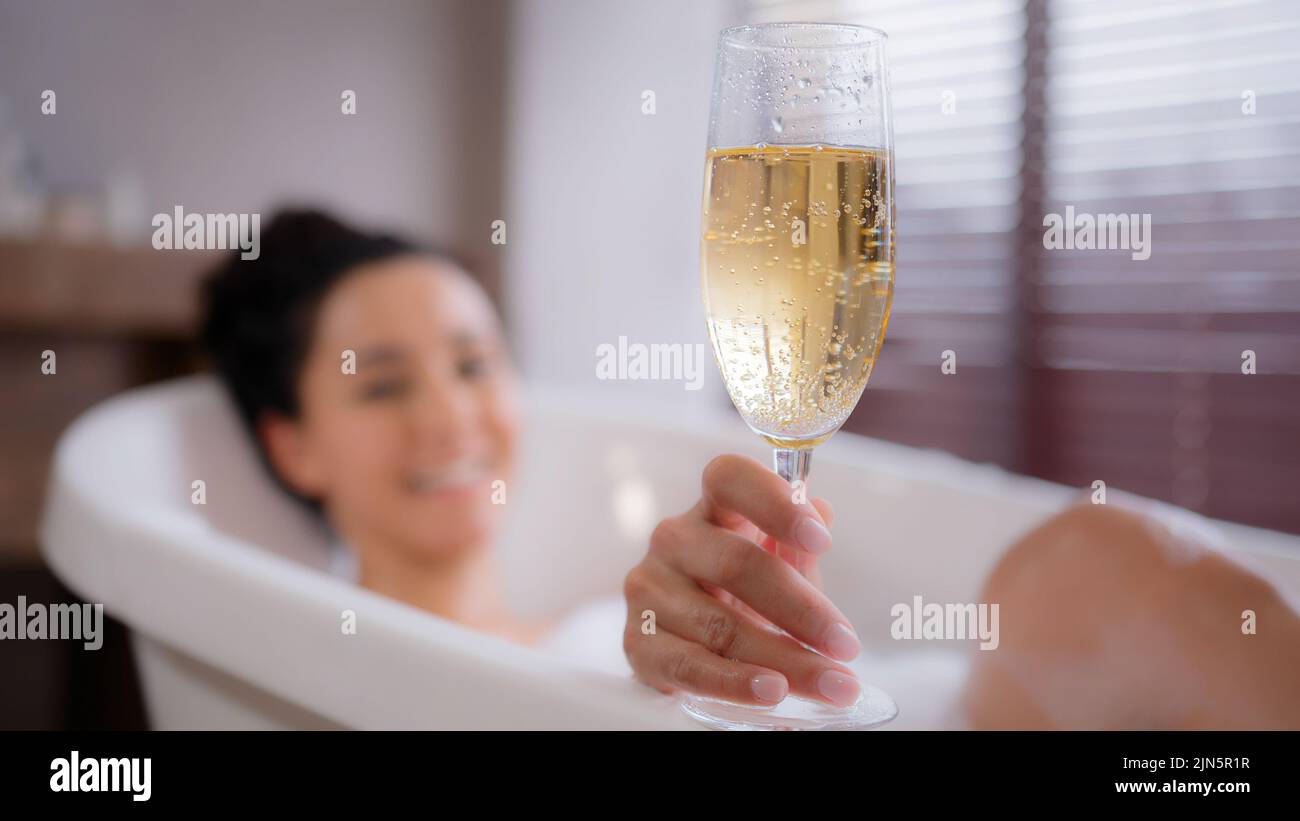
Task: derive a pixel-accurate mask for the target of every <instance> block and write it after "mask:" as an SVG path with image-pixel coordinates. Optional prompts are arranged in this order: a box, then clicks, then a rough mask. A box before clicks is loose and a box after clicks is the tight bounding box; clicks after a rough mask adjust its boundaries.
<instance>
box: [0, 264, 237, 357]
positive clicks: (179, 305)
mask: <svg viewBox="0 0 1300 821" xmlns="http://www.w3.org/2000/svg"><path fill="white" fill-rule="evenodd" d="M224 253H226V252H222V251H157V250H154V249H153V248H150V247H148V246H145V247H140V248H130V249H122V248H116V247H113V246H107V245H89V244H87V245H74V244H68V243H56V242H44V241H11V240H0V329H4V330H33V331H41V330H52V331H59V332H64V333H76V334H97V335H98V334H107V335H111V336H118V337H121V336H126V337H131V336H134V337H146V338H159V337H163V338H184V339H187V338H190V337H192V336H193V334H194V323H195V319H196V311H197V307H198V305H197V295H198V286H199V282H200V280H201V279H202V278H203V277H204V276H205V275H206V273H207V272H208V271H209V270H211V269H212V268H213V267H214V266H215V265H216V264H217V263H218V262H219V261H220V259H221V256H222V255H223V254H224Z"/></svg>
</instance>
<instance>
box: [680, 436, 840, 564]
mask: <svg viewBox="0 0 1300 821" xmlns="http://www.w3.org/2000/svg"><path fill="white" fill-rule="evenodd" d="M702 484H703V490H704V499H703V511H702V512H703V514H704V517H705V518H706V519H708V520H710V521H713V522H715V523H716V524H720V525H722V526H724V527H726V526H731V525H734V524H735V523H736V517H740V518H742V519H746V520H748V521H750V522H753V523H754V524H755V525H757V526H758V528H759V530H761V531H763V532H764V533H766V534H768V535H769V536H774V537H776V539H777V540H778V541H781V542H784V543H786V544H789V545H795V546H798V547H801V548H803V549H804V550H807V551H808V552H810V553H813V554H820V553H825V552H826V551H827V550H830V547H831V532H830V530H828V529H827V527H826V523H825V522H824V521H823V520H822V517H821V513H820V511H818V509H817V508H816V507H815V506H813V505H811V504H808V503H806V502H804V503H801V504H796V503H795V501H794V495H795V494H794V489H793V488H791V487H790V483H789V482H787V481H786V480H784V479H782V478H781V477H780V476H777V475H776V474H775V473H773V472H771V471H770V470H768V469H767V468H765V467H763V466H762V465H761V464H759V462H758V461H756V460H754V459H750V458H749V457H747V456H737V455H734V454H727V455H724V456H719V457H717V458H715V459H714V460H713V461H711V462H709V464H708V465H707V466H705V468H704V474H703V477H702Z"/></svg>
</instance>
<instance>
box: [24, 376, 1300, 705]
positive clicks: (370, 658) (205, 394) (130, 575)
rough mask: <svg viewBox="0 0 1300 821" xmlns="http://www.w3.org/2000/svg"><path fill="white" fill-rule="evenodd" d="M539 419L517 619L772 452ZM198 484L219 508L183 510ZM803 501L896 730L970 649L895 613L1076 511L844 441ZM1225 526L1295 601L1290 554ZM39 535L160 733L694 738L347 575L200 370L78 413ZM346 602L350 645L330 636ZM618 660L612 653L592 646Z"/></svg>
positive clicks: (702, 433)
mask: <svg viewBox="0 0 1300 821" xmlns="http://www.w3.org/2000/svg"><path fill="white" fill-rule="evenodd" d="M694 404H697V405H698V404H700V403H699V402H698V401H696V402H695V403H694ZM526 419H527V429H526V436H525V447H524V454H523V460H522V465H521V468H522V469H521V471H520V474H519V477H518V479H517V480H516V481H515V482H514V483H513V484H512V485H511V486H510V487H508V488H507V497H506V499H507V502H506V506H507V509H508V512H509V525H508V527H507V528H506V533H505V534H504V538H503V539H502V543H501V546H500V550H501V551H502V554H503V562H502V564H503V567H504V569H505V572H506V574H507V582H508V589H509V596H510V601H511V602H512V603H513V604H514V605H515V607H516V608H518V609H519V610H521V611H523V612H525V613H539V614H540V613H555V612H558V611H561V610H563V609H566V608H569V607H571V606H573V605H575V604H577V603H580V602H582V601H585V600H588V599H591V598H592V597H596V596H601V595H611V594H617V592H618V591H619V588H620V584H621V580H622V578H623V575H624V574H625V573H626V572H627V570H628V568H630V567H631V566H632V564H634V563H635V562H636V561H637V560H638V557H639V556H640V555H641V554H642V552H643V551H644V549H645V540H646V535H647V534H648V532H649V530H650V528H652V527H653V525H654V523H655V522H656V521H657V520H658V518H659V517H661V516H664V515H668V514H670V513H676V512H679V511H681V510H683V509H685V508H686V507H687V506H688V505H689V504H691V503H692V502H693V501H694V499H695V497H696V494H697V493H698V489H699V474H700V470H701V468H702V467H703V465H704V464H705V462H707V460H708V459H709V458H710V457H711V456H713V455H715V454H718V453H722V452H726V451H732V452H747V453H751V454H753V455H755V456H758V457H759V458H762V459H766V458H767V456H766V454H765V451H764V449H763V447H762V446H761V444H760V443H758V442H757V441H756V440H755V438H754V437H753V436H752V435H750V434H749V433H748V431H747V430H745V429H744V428H743V425H742V424H741V423H740V421H739V419H738V418H737V417H736V416H735V414H733V413H730V412H727V411H726V410H725V409H721V408H720V409H718V410H717V411H716V413H692V414H690V415H683V412H682V411H681V410H680V409H655V408H646V407H629V406H627V405H626V404H622V403H611V402H609V401H601V400H599V399H598V398H596V397H592V396H589V395H584V396H575V395H558V394H555V393H551V392H541V391H538V390H534V391H533V392H532V393H531V395H530V398H529V400H528V403H527V415H526ZM561 468H562V470H559V469H561ZM195 480H202V481H204V482H205V483H206V504H205V505H196V504H193V503H192V501H191V494H192V493H193V490H192V483H193V482H194V481H195ZM812 489H813V492H814V494H815V495H820V496H826V497H827V498H829V499H830V500H831V502H832V503H833V504H834V505H835V508H836V522H835V533H836V546H835V550H833V551H832V553H831V555H830V558H829V559H828V560H827V561H826V563H825V565H824V567H825V575H826V579H827V588H828V592H829V594H830V595H831V597H832V598H833V599H834V600H835V601H836V602H837V604H839V605H840V607H841V608H842V609H843V610H844V611H845V613H846V615H848V616H849V618H850V619H851V620H852V621H853V622H854V624H855V625H856V627H857V629H858V631H859V633H860V634H861V636H862V638H863V641H864V643H865V646H866V654H867V656H868V657H869V658H872V659H876V660H877V661H878V662H879V663H878V665H877V671H876V674H874V675H872V676H871V678H872V680H873V681H874V682H875V683H878V684H880V685H882V686H883V687H884V688H885V689H886V690H889V691H890V692H891V693H892V695H893V696H894V697H895V699H896V700H897V701H898V703H899V708H900V718H899V720H898V722H896V725H895V726H898V727H925V726H932V725H933V723H934V722H935V720H936V717H937V716H938V715H939V714H940V713H941V712H942V709H943V707H944V705H943V704H941V703H939V702H941V701H942V700H943V699H945V698H948V697H949V696H950V695H951V692H952V687H953V684H954V682H953V681H952V680H951V679H952V678H953V677H954V676H957V675H959V673H960V670H961V667H962V664H963V663H964V662H963V660H964V658H965V654H966V653H967V652H970V651H971V647H970V645H968V644H960V643H956V642H952V643H936V642H909V641H901V642H894V641H891V640H890V638H889V624H890V621H891V618H890V615H889V610H890V607H891V605H892V604H894V603H897V602H910V601H912V597H913V596H915V595H921V596H922V597H923V598H924V599H925V600H926V601H937V602H974V601H976V594H977V591H978V588H979V585H980V582H981V581H982V579H983V577H984V575H985V573H986V572H987V571H988V569H989V568H990V567H991V565H992V563H993V562H994V561H995V560H996V559H997V556H998V554H999V553H1000V551H1001V550H1002V549H1003V548H1005V547H1006V546H1007V545H1008V544H1009V543H1010V542H1011V541H1012V540H1013V539H1015V538H1016V537H1017V536H1018V535H1019V534H1021V533H1022V532H1024V531H1025V530H1027V529H1029V528H1030V527H1032V526H1033V525H1034V524H1035V523H1036V522H1038V521H1039V520H1040V519H1042V518H1043V517H1044V516H1046V515H1048V514H1050V513H1051V512H1052V511H1054V510H1056V509H1059V508H1060V507H1062V506H1064V505H1066V504H1068V503H1069V501H1070V500H1071V499H1072V498H1075V497H1078V496H1079V495H1080V491H1079V490H1078V489H1071V488H1065V487H1061V486H1058V485H1051V484H1048V483H1044V482H1039V481H1036V480H1030V479H1025V478H1023V477H1016V476H1012V475H1009V474H1007V473H1005V472H1003V471H1001V470H999V469H997V468H994V467H991V466H985V465H973V464H970V463H966V462H962V461H960V460H957V459H955V458H953V457H951V456H947V455H945V454H942V453H938V452H934V451H923V450H917V449H913V448H907V447H902V446H898V445H892V444H888V443H884V442H878V441H874V440H869V439H864V438H861V437H856V436H851V435H847V434H841V435H839V436H837V437H836V438H835V439H834V440H833V441H832V442H831V443H830V444H828V445H827V446H824V447H823V448H822V449H820V450H819V452H818V454H817V457H816V459H815V460H814V469H813V483H812ZM1111 492H1115V491H1114V490H1113V489H1112V491H1111ZM1213 526H1215V527H1217V528H1219V529H1220V530H1221V532H1222V533H1223V535H1224V536H1225V539H1226V541H1227V543H1228V544H1229V545H1230V546H1231V549H1233V550H1234V551H1239V552H1240V553H1241V555H1242V556H1243V557H1244V558H1245V559H1246V560H1247V561H1249V562H1250V563H1252V564H1253V565H1254V566H1255V567H1256V568H1258V569H1259V571H1260V572H1261V573H1263V574H1264V575H1266V576H1267V577H1268V578H1270V579H1271V580H1273V581H1274V583H1275V584H1277V585H1278V586H1279V587H1282V588H1284V589H1286V590H1288V591H1289V592H1290V593H1292V594H1294V593H1295V592H1296V591H1300V539H1298V538H1295V537H1291V536H1286V535H1283V534H1279V533H1273V532H1270V531H1263V530H1257V529H1253V528H1244V527H1240V526H1236V525H1229V524H1224V523H1217V522H1216V523H1213ZM42 542H43V549H44V553H45V557H46V559H47V561H48V563H49V564H50V566H51V567H52V568H53V569H54V571H55V572H56V573H57V574H58V576H59V577H60V578H61V579H62V580H63V581H64V582H65V583H66V584H67V585H68V586H69V587H70V588H72V589H73V590H74V591H77V592H78V594H79V595H81V596H82V597H84V598H85V600H87V601H92V602H102V603H103V604H104V605H105V608H106V610H107V611H108V612H109V613H111V614H113V615H114V616H116V617H117V618H118V619H120V620H122V621H123V622H125V623H126V624H127V625H128V626H129V627H130V628H131V629H132V632H133V641H134V647H135V652H136V658H137V661H138V664H139V670H140V673H141V679H142V682H143V686H144V690H145V698H146V703H147V707H148V712H149V718H150V721H151V723H152V725H153V726H154V727H155V728H160V729H173V728H322V727H349V728H441V729H448V728H570V729H581V728H595V729H605V728H660V729H662V728H691V727H694V726H695V725H694V724H693V723H691V722H690V721H689V720H687V719H686V718H685V717H684V716H683V715H682V714H681V713H680V711H679V710H678V709H677V707H676V704H675V702H674V701H673V700H672V699H671V698H668V697H666V696H661V695H659V694H657V693H654V692H652V691H651V690H649V689H648V688H645V687H642V686H640V685H638V684H636V683H635V682H633V681H632V680H631V679H630V678H628V677H627V676H625V675H612V674H607V673H601V672H598V671H595V670H591V669H586V668H584V667H582V666H578V665H574V664H572V663H570V662H568V661H566V660H563V659H560V658H557V657H555V656H552V655H549V654H546V653H543V652H540V651H538V650H533V649H529V648H523V647H518V646H515V645H512V644H509V643H507V642H505V641H502V640H498V639H494V638H490V637H486V636H483V635H481V634H478V633H475V632H472V631H469V630H466V629H464V628H461V627H459V626H457V625H455V624H452V623H450V622H447V621H445V620H442V619H439V618H437V617H434V616H431V615H428V614H426V613H423V612H421V611H418V610H415V609H412V608H409V607H406V606H404V605H401V604H398V603H395V602H392V601H389V600H387V599H385V598H383V597H381V596H377V595H375V594H372V593H370V592H369V591H366V590H363V589H360V588H358V587H356V586H355V585H352V584H349V583H348V582H346V581H344V580H342V579H341V578H339V577H338V576H337V575H332V574H331V573H330V572H328V555H329V554H328V551H327V549H326V536H325V534H324V533H323V532H321V531H320V530H319V529H318V528H317V527H316V526H315V525H313V523H312V522H311V520H310V518H309V517H308V516H306V515H305V514H303V513H302V512H300V511H299V510H298V509H297V507H296V506H294V505H293V504H292V503H290V502H289V501H288V500H287V499H286V498H285V497H284V496H283V495H282V494H281V493H280V492H279V491H278V490H277V489H276V488H275V487H274V486H273V485H272V484H271V482H270V480H269V478H268V477H266V475H265V474H264V472H263V471H262V469H261V468H260V467H259V465H258V464H257V463H256V461H255V458H254V456H253V453H252V450H251V446H250V445H249V443H248V441H247V439H246V438H245V436H244V434H243V432H242V430H241V429H240V428H239V426H238V423H237V421H236V420H235V417H234V414H233V412H232V410H231V408H230V407H229V406H228V404H227V402H226V400H225V397H224V394H223V393H222V392H221V391H220V390H219V389H218V388H217V386H216V385H215V384H214V383H213V382H212V381H210V380H209V379H208V378H207V377H195V378H190V379H185V380H180V381H177V382H172V383H167V384H162V385H158V386H153V387H149V388H144V389H140V390H136V391H132V392H129V393H127V394H124V395H122V396H120V397H117V398H115V399H113V400H111V401H109V402H106V403H104V404H103V405H101V406H99V407H97V408H94V409H93V410H91V411H89V412H88V413H86V414H85V415H84V416H83V417H82V418H81V419H79V420H78V421H77V422H76V423H75V424H74V425H73V426H72V428H70V429H69V430H68V432H67V433H65V434H64V436H63V438H62V440H61V441H60V443H59V447H58V450H57V453H56V456H55V465H54V471H53V477H52V480H51V486H50V490H49V494H48V498H47V503H46V509H45V512H44V519H43V531H42ZM345 610H352V611H354V612H355V613H356V616H357V633H356V635H343V633H342V631H341V629H340V623H341V614H342V613H343V611H345ZM618 644H619V637H618V636H617V635H614V636H610V637H609V644H608V645H605V646H603V647H602V648H593V649H592V652H593V653H597V652H607V651H608V649H609V647H617V646H618ZM945 677H946V678H947V679H949V680H948V681H938V680H937V679H942V678H945Z"/></svg>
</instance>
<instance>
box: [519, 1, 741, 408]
mask: <svg viewBox="0 0 1300 821" xmlns="http://www.w3.org/2000/svg"><path fill="white" fill-rule="evenodd" d="M732 12H733V4H731V3H729V2H700V1H699V0H671V2H657V3H638V2H630V1H629V0H618V1H617V2H596V1H595V0H522V1H521V2H519V3H517V4H516V5H515V6H514V7H513V14H514V18H513V21H512V30H513V37H512V41H511V48H510V55H511V63H510V70H509V88H510V97H509V103H510V105H509V110H508V115H507V123H508V131H507V133H508V137H509V143H508V147H507V173H506V186H505V191H506V198H507V210H508V220H507V225H508V229H509V231H508V244H507V246H506V249H505V258H506V264H505V266H504V267H505V270H506V271H507V274H506V276H507V303H506V304H507V310H508V313H509V318H510V321H511V324H512V328H513V331H514V340H515V347H516V349H517V351H518V353H519V356H520V358H521V360H522V361H523V364H524V366H525V369H526V372H527V373H528V374H529V376H530V377H532V378H533V379H535V380H539V381H543V382H559V383H565V384H568V385H577V386H584V387H590V388H592V389H595V390H599V391H602V392H616V393H620V394H626V395H628V396H635V397H642V396H645V397H650V396H654V397H656V398H662V399H664V400H668V401H673V402H674V403H680V402H683V401H689V402H690V403H699V402H716V401H718V400H717V395H716V393H715V391H716V390H719V389H720V388H719V384H720V383H719V380H718V378H717V368H716V366H715V365H714V362H713V355H712V351H711V350H710V349H709V348H708V347H707V345H708V333H707V330H706V327H705V324H704V311H703V307H702V305H701V296H700V273H699V220H700V204H701V198H702V194H703V188H702V186H703V172H704V151H705V138H706V136H707V128H708V110H709V96H710V91H711V84H712V74H713V51H714V46H715V42H716V38H717V33H718V29H719V28H721V27H722V26H723V25H726V24H728V23H729V22H730V16H731V14H732ZM646 89H649V90H652V91H654V92H655V95H656V99H655V104H656V113H655V114H654V115H653V116H647V115H644V114H642V113H641V93H642V91H643V90H646ZM620 335H622V336H626V337H628V338H629V339H630V340H631V341H634V342H636V341H639V342H645V343H651V342H657V343H675V342H680V343H703V344H705V346H706V347H705V353H706V356H707V358H706V359H705V361H704V363H703V370H704V373H705V376H706V381H705V386H706V390H702V391H698V392H685V391H684V390H683V387H682V385H681V384H680V383H654V382H600V381H597V380H596V378H595V360H596V354H595V352H596V347H597V346H598V345H599V344H601V343H605V342H609V343H614V342H616V341H617V339H618V337H619V336H620Z"/></svg>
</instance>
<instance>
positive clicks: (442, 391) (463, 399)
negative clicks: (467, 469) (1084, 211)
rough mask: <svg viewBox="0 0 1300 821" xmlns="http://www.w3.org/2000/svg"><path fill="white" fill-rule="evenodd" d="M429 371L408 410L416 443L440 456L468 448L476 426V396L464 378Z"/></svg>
mask: <svg viewBox="0 0 1300 821" xmlns="http://www.w3.org/2000/svg"><path fill="white" fill-rule="evenodd" d="M430 371H431V372H429V373H428V374H427V375H426V377H425V379H424V380H423V389H422V390H421V391H419V392H418V394H417V401H416V402H415V403H414V404H413V407H412V410H411V412H412V415H413V421H414V432H415V439H416V442H415V445H416V446H417V447H420V448H427V449H428V450H429V451H430V452H432V453H435V454H439V455H443V456H447V455H455V454H458V453H460V452H463V451H465V450H468V449H469V448H470V447H472V445H473V444H474V439H475V437H476V435H477V431H478V429H479V422H480V409H479V403H478V398H477V396H476V394H475V392H474V390H472V389H471V388H470V387H469V386H468V385H467V384H466V383H465V382H464V381H462V380H459V379H456V378H455V377H454V376H449V375H445V374H442V373H437V372H433V371H432V369H430Z"/></svg>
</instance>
